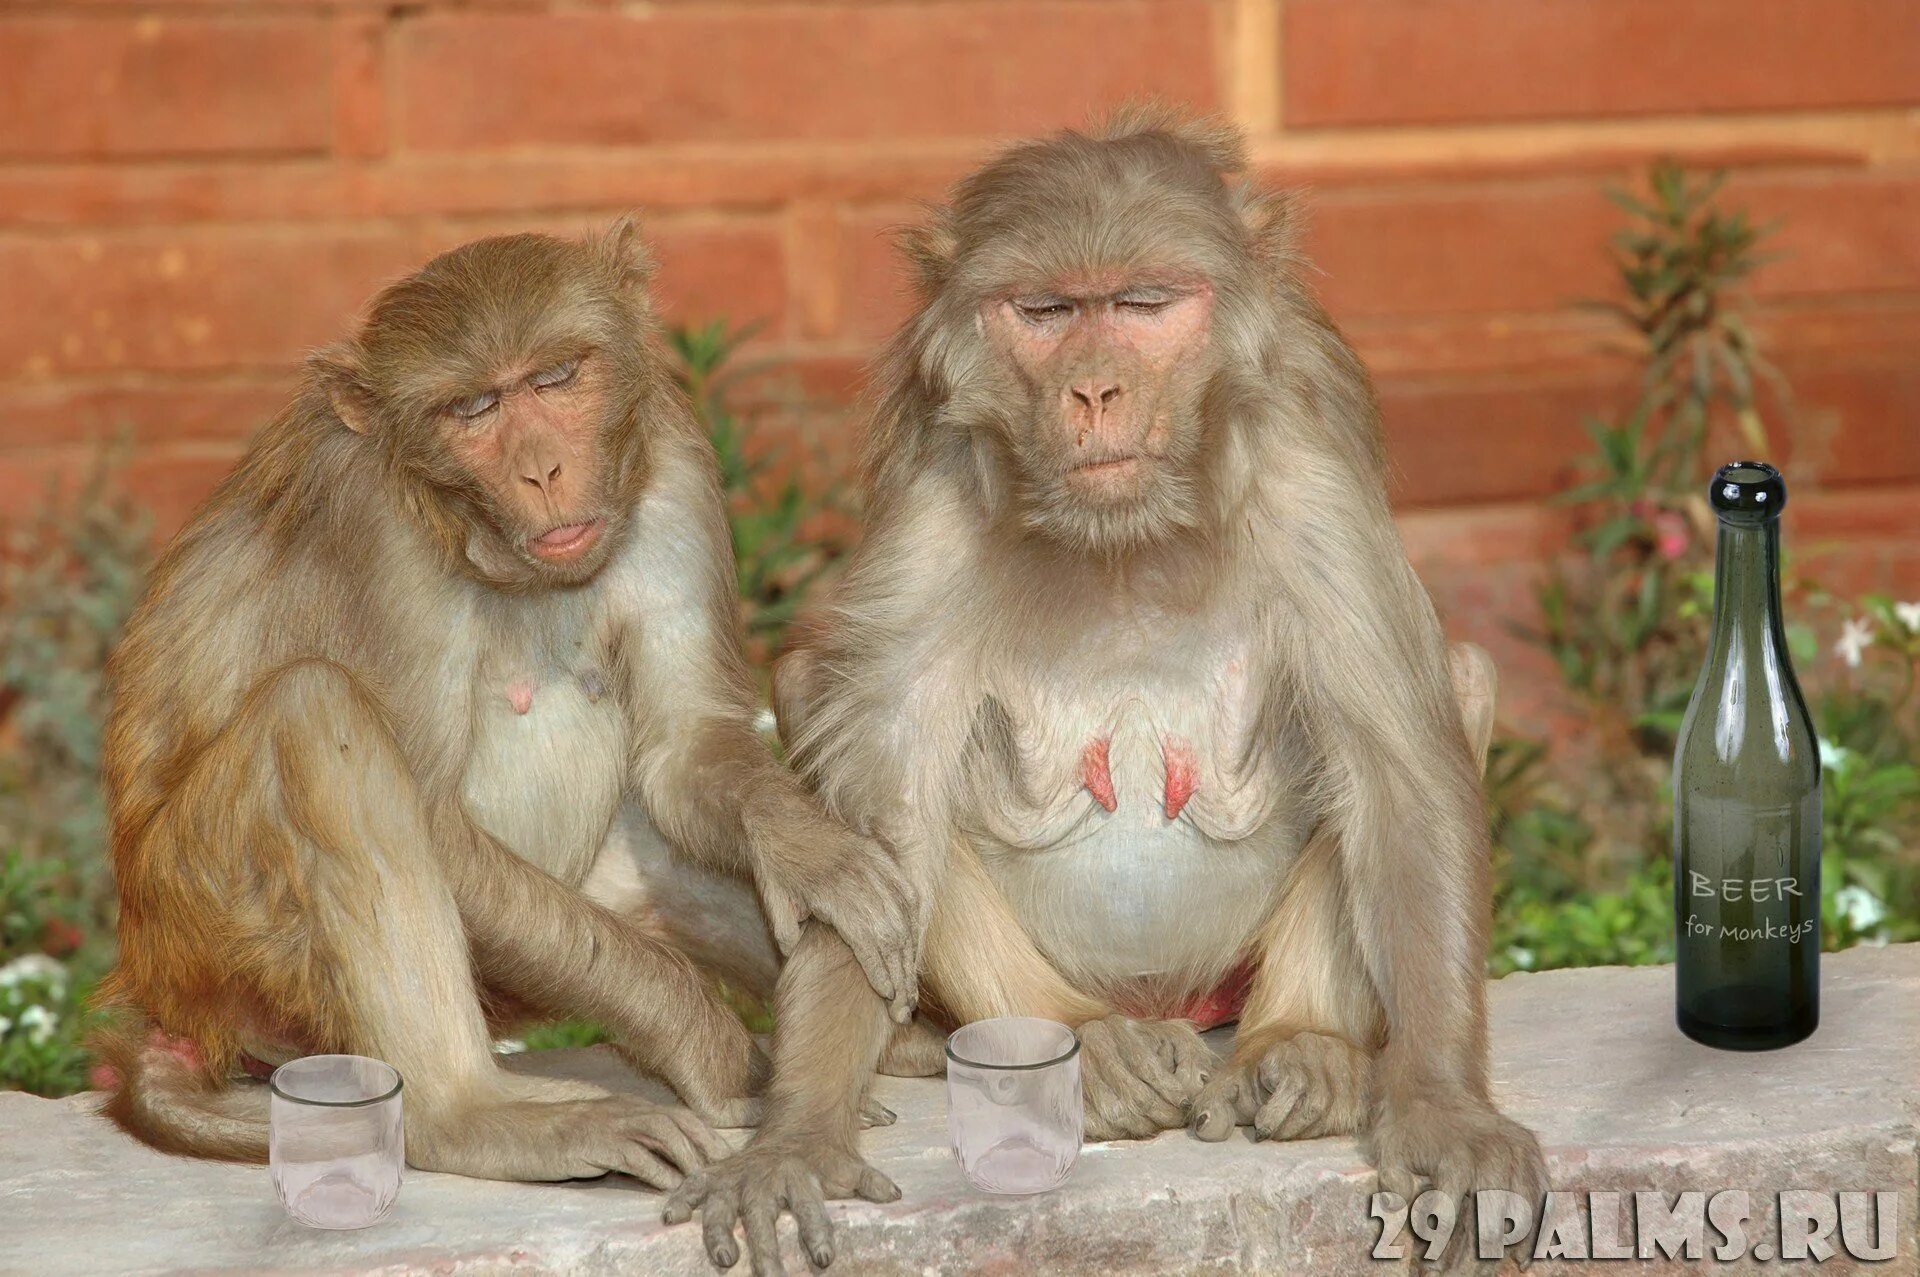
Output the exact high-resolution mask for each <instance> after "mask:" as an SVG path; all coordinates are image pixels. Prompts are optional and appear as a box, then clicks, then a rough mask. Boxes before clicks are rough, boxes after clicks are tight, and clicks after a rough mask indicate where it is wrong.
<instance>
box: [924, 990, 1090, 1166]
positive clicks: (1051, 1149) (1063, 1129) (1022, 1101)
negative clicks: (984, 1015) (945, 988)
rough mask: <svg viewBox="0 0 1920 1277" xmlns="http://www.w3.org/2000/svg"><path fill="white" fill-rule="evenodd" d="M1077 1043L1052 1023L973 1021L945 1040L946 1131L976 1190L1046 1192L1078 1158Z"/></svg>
mask: <svg viewBox="0 0 1920 1277" xmlns="http://www.w3.org/2000/svg"><path fill="white" fill-rule="evenodd" d="M1080 1102H1081V1101H1080V1039H1079V1038H1078V1037H1076V1036H1074V1032H1073V1030H1072V1029H1069V1028H1068V1027H1067V1026H1066V1025H1064V1024H1056V1023H1054V1022H1053V1021H1052V1020H1039V1019H1034V1018H1033V1017H1031V1016H1009V1017H1006V1018H1004V1019H998V1020H978V1021H976V1022H974V1023H972V1024H969V1025H966V1026H965V1027H964V1028H961V1029H959V1030H957V1031H956V1032H955V1033H954V1034H953V1036H952V1037H950V1038H948V1039H947V1131H948V1133H949V1134H950V1135H951V1137H952V1139H953V1152H954V1156H956V1157H958V1158H959V1159H960V1169H961V1171H962V1172H964V1173H965V1174H966V1177H967V1178H968V1179H969V1180H970V1181H972V1183H973V1185H974V1187H975V1188H980V1189H984V1190H985V1191H987V1192H989V1193H1044V1192H1046V1191H1047V1190H1048V1189H1050V1188H1053V1187H1055V1186H1056V1185H1058V1184H1059V1183H1060V1181H1062V1180H1064V1179H1065V1178H1066V1177H1067V1172H1069V1171H1071V1170H1072V1169H1073V1164H1074V1163H1075V1162H1076V1161H1078V1160H1079V1158H1080V1131H1081V1124H1082V1114H1081V1108H1080Z"/></svg>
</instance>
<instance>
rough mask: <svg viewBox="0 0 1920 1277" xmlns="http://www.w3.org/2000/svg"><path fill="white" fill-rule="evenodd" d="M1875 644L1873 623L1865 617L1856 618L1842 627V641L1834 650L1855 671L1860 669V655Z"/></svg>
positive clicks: (1834, 646)
mask: <svg viewBox="0 0 1920 1277" xmlns="http://www.w3.org/2000/svg"><path fill="white" fill-rule="evenodd" d="M1872 642H1873V622H1872V621H1869V620H1867V619H1866V618H1865V617H1863V616H1860V617H1854V618H1853V619H1852V620H1849V621H1847V622H1846V623H1845V624H1844V625H1842V626H1841V627H1840V641H1839V642H1838V643H1835V644H1834V645H1833V650H1834V651H1835V652H1837V653H1839V655H1840V659H1841V660H1843V661H1845V662H1846V663H1847V664H1848V665H1849V666H1851V667H1852V668H1854V669H1858V668H1859V667H1860V654H1861V653H1862V652H1864V651H1866V650H1867V648H1868V646H1869V645H1870V644H1872Z"/></svg>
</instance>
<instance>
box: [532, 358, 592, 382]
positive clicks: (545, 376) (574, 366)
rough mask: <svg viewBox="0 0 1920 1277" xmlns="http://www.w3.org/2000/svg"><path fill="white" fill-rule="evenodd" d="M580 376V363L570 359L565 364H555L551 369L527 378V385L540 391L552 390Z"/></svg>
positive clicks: (543, 369)
mask: <svg viewBox="0 0 1920 1277" xmlns="http://www.w3.org/2000/svg"><path fill="white" fill-rule="evenodd" d="M579 375H580V361H579V360H578V359H569V360H567V361H566V362H565V363H560V364H555V365H554V366H553V367H551V368H542V369H541V370H540V371H539V372H537V373H535V374H533V376H531V377H529V378H527V384H528V385H530V386H533V387H534V388H535V389H538V390H551V389H552V388H553V387H555V386H564V385H566V384H567V383H568V382H570V381H572V380H573V379H574V378H575V377H577V376H579Z"/></svg>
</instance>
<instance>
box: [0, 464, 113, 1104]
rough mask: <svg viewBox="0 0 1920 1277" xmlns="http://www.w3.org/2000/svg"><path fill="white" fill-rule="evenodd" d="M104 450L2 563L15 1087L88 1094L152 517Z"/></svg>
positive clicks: (6, 1029)
mask: <svg viewBox="0 0 1920 1277" xmlns="http://www.w3.org/2000/svg"><path fill="white" fill-rule="evenodd" d="M114 459H115V453H114V450H111V449H103V450H102V452H101V454H100V455H99V457H98V459H97V460H96V462H95V464H94V466H93V467H92V468H91V470H90V472H89V473H88V474H87V476H86V478H85V480H84V482H82V483H81V484H80V485H79V486H78V487H77V488H76V489H74V490H73V491H71V492H66V493H63V492H61V491H59V490H57V489H56V490H53V491H50V492H49V494H48V497H47V499H46V501H45V503H44V504H43V506H42V508H41V510H40V511H39V512H38V513H37V514H36V515H35V517H34V518H33V519H32V520H30V521H29V522H27V523H25V524H24V525H21V526H19V527H17V528H15V529H14V530H13V531H12V533H11V534H10V535H9V537H8V538H7V541H6V545H5V548H4V551H0V728H3V729H4V734H3V735H0V741H4V744H3V745H0V1086H12V1087H24V1088H26V1089H28V1090H31V1091H36V1092H38V1093H40V1094H44V1095H62V1094H66V1093H68V1092H70V1091H75V1090H79V1089H81V1088H82V1087H84V1086H85V1085H86V1070H87V1064H88V1060H87V1055H86V1051H85V1049H84V1048H83V1047H82V1045H81V1042H82V1039H83V1037H84V1035H85V1032H86V1029H87V1026H88V1024H89V1022H90V1019H91V1016H90V1013H89V1012H88V1011H87V1009H86V1008H87V999H88V997H89V996H90V994H91V991H92V987H93V985H94V983H95V982H96V981H97V980H98V978H99V976H100V974H101V973H102V972H103V971H104V970H105V969H106V965H107V963H108V961H109V958H110V954H111V952H112V947H113V941H112V925H113V901H112V892H111V884H110V881H109V879H108V876H107V871H106V863H105V847H106V812H105V806H104V801H103V798H102V795H101V791H100V742H101V726H102V724H103V722H104V721H105V716H106V684H105V678H104V674H103V668H104V666H105V663H106V656H107V653H108V651H109V650H111V648H112V646H113V643H114V641H115V640H116V639H117V638H118V637H119V634H120V630H121V628H122V627H123V626H124V625H125V623H126V619H127V616H128V614H129V613H130V612H131V610H132V608H133V603H134V601H135V599H136V598H137V597H138V595H139V590H140V582H141V579H142V577H143V575H144V572H145V568H146V560H147V524H146V520H145V518H144V516H143V515H142V514H141V513H140V511H139V510H138V509H137V508H136V507H135V506H134V505H133V503H132V502H131V501H130V500H128V498H127V497H126V496H125V494H124V493H123V492H122V491H121V490H120V489H119V487H118V485H117V484H116V483H115V482H114V465H113V462H114Z"/></svg>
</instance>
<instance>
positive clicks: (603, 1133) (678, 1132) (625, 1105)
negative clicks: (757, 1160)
mask: <svg viewBox="0 0 1920 1277" xmlns="http://www.w3.org/2000/svg"><path fill="white" fill-rule="evenodd" d="M602 1105H603V1108H604V1112H603V1114H602V1119H601V1120H602V1123H603V1124H602V1125H601V1127H600V1130H599V1137H600V1148H599V1150H598V1151H597V1152H592V1153H589V1154H588V1158H589V1160H590V1161H591V1162H592V1163H593V1164H594V1165H595V1166H597V1167H599V1168H600V1169H602V1170H609V1171H621V1172H624V1173H625V1174H628V1175H631V1176H633V1177H634V1178H635V1179H637V1180H639V1181H640V1182H641V1183H643V1184H649V1185H651V1186H653V1187H654V1188H660V1189H669V1188H673V1187H675V1186H677V1185H678V1184H679V1183H680V1182H681V1181H682V1180H683V1179H684V1178H685V1177H686V1176H687V1175H690V1174H692V1173H694V1172H695V1171H698V1170H699V1169H701V1168H702V1167H704V1166H706V1165H707V1164H708V1163H709V1162H712V1161H717V1160H719V1159H721V1158H723V1157H726V1156H727V1155H728V1154H729V1153H731V1152H732V1151H733V1150H732V1149H731V1148H730V1147H729V1146H728V1144H727V1143H726V1141H725V1140H723V1139H721V1138H720V1137H719V1136H718V1135H717V1134H715V1133H714V1131H713V1130H712V1128H710V1127H709V1126H708V1125H707V1124H706V1123H705V1122H703V1121H701V1120H700V1119H699V1118H698V1117H697V1116H695V1115H694V1114H693V1113H691V1112H689V1111H688V1110H686V1109H683V1108H680V1107H678V1106H672V1105H660V1104H653V1103H651V1102H649V1101H646V1100H640V1099H635V1098H633V1097H630V1096H613V1097H609V1099H607V1100H606V1101H603V1102H602Z"/></svg>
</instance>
